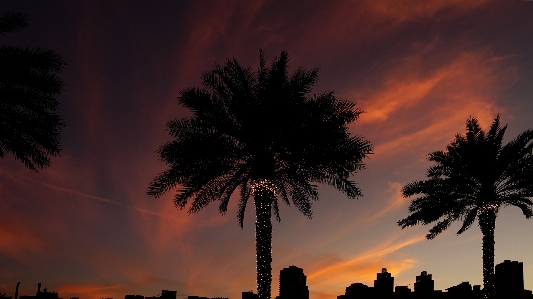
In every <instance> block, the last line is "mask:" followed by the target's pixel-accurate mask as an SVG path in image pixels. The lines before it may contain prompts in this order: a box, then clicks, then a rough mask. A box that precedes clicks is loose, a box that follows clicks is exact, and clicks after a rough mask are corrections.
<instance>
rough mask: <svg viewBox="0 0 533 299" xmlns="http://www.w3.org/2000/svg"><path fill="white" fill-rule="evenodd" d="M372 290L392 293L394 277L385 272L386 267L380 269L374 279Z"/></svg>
mask: <svg viewBox="0 0 533 299" xmlns="http://www.w3.org/2000/svg"><path fill="white" fill-rule="evenodd" d="M374 291H376V292H383V293H392V292H393V291H394V277H392V275H391V274H390V273H389V272H387V268H383V269H381V273H377V278H376V280H374Z"/></svg>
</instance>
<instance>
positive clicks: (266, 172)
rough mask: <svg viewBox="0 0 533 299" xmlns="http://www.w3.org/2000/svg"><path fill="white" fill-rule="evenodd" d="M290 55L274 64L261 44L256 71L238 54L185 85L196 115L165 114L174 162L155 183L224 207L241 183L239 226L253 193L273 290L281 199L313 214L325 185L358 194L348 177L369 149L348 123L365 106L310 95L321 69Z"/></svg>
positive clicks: (266, 279)
mask: <svg viewBox="0 0 533 299" xmlns="http://www.w3.org/2000/svg"><path fill="white" fill-rule="evenodd" d="M288 60H289V57H288V54H287V53H286V52H282V53H281V55H280V56H279V58H275V59H274V60H273V61H272V63H271V65H270V66H267V65H266V62H265V57H264V55H263V52H261V51H260V64H259V69H258V71H257V73H256V72H253V71H251V69H250V68H244V67H242V66H240V65H239V63H238V62H237V61H236V60H235V59H232V60H228V61H227V62H226V63H225V65H223V66H220V65H216V66H215V67H214V70H212V71H210V72H206V73H204V74H203V75H202V82H203V88H194V87H193V88H186V89H184V90H182V91H181V92H180V96H179V102H180V103H181V104H182V105H183V106H185V107H187V108H189V109H190V110H191V111H192V113H193V116H192V117H190V118H184V119H176V120H172V121H169V122H168V123H167V127H168V130H169V132H170V134H171V135H172V136H173V137H174V138H175V139H174V140H173V141H170V142H168V143H167V144H165V145H163V146H161V147H160V148H159V151H158V153H159V156H160V159H161V160H162V161H164V162H166V163H167V164H168V165H169V169H167V170H166V171H164V172H162V173H160V174H159V175H157V177H156V178H155V179H154V181H153V182H152V183H151V184H150V186H149V188H148V194H149V195H150V196H154V197H159V196H161V195H162V194H163V193H165V192H166V191H168V190H170V189H172V188H174V187H178V192H177V194H176V196H175V198H174V201H175V204H176V206H177V207H179V208H181V209H183V208H184V207H185V206H186V205H187V203H188V201H189V200H192V204H191V206H190V208H189V213H196V212H198V211H200V210H201V209H202V208H204V207H205V206H207V205H208V204H209V203H210V202H213V201H218V202H219V211H220V212H221V213H223V214H224V213H226V211H227V208H228V202H229V199H230V196H231V195H232V194H234V193H235V191H236V190H237V189H239V190H240V202H239V207H238V213H237V214H238V215H237V217H238V221H239V225H240V226H241V228H242V226H243V218H244V212H245V209H246V205H247V202H248V199H249V197H250V196H252V197H253V198H254V203H255V212H256V224H255V230H256V252H257V290H258V295H259V298H262V299H266V298H270V296H271V281H272V269H271V262H272V252H271V248H272V245H271V240H272V224H271V213H272V211H273V212H274V214H275V215H276V218H277V219H278V221H279V220H280V217H279V206H278V200H279V199H281V200H283V201H284V202H285V203H286V204H287V205H290V203H291V202H292V203H293V204H294V205H295V206H296V207H297V208H298V209H299V210H300V211H301V212H302V213H303V214H304V215H306V216H307V217H309V218H311V216H312V208H311V201H312V200H318V192H317V186H316V185H314V184H313V183H315V182H316V183H323V184H328V185H331V186H334V187H335V188H337V189H338V190H340V191H342V192H344V193H345V194H346V195H347V196H348V197H350V198H356V197H359V196H361V192H360V190H359V188H358V187H357V186H356V185H355V183H354V182H353V181H352V180H350V178H349V176H350V175H352V174H354V173H356V172H357V171H358V170H361V169H362V168H363V167H364V166H363V164H362V160H363V159H364V158H365V157H366V156H367V154H369V153H370V151H371V148H372V146H371V144H370V143H369V142H368V141H367V140H365V139H364V138H363V137H360V136H356V135H351V134H350V133H349V132H348V124H350V123H351V122H353V121H355V120H356V119H357V118H358V117H359V115H360V114H361V113H362V112H363V111H362V110H361V109H359V108H356V107H355V104H353V103H351V102H348V101H345V100H340V99H337V98H336V97H335V95H334V94H333V92H331V91H330V92H324V93H320V94H318V95H312V96H310V95H309V93H310V92H311V89H312V87H313V85H314V84H315V82H316V80H317V72H318V69H313V70H310V71H307V70H304V69H301V68H299V69H298V70H296V72H295V73H294V74H292V75H291V76H290V77H289V76H288V74H287V62H288Z"/></svg>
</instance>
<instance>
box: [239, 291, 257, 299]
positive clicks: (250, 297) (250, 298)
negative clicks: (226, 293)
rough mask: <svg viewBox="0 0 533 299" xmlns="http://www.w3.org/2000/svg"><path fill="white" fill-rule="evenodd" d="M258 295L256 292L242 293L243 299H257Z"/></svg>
mask: <svg viewBox="0 0 533 299" xmlns="http://www.w3.org/2000/svg"><path fill="white" fill-rule="evenodd" d="M257 298H259V297H257V294H254V292H252V291H249V292H242V299H257Z"/></svg>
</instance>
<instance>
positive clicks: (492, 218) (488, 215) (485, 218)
mask: <svg viewBox="0 0 533 299" xmlns="http://www.w3.org/2000/svg"><path fill="white" fill-rule="evenodd" d="M495 224H496V213H494V212H493V211H488V212H485V213H483V214H481V215H479V227H480V228H481V233H482V234H483V297H484V298H489V299H493V298H496V290H495V287H494V227H495Z"/></svg>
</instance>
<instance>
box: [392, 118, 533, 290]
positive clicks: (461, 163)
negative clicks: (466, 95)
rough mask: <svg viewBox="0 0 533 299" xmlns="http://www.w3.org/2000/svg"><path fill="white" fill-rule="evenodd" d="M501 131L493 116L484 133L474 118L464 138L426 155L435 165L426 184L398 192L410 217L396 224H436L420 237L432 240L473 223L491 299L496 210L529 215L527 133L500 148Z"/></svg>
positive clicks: (532, 136)
mask: <svg viewBox="0 0 533 299" xmlns="http://www.w3.org/2000/svg"><path fill="white" fill-rule="evenodd" d="M506 128H507V126H504V127H503V128H502V127H500V116H499V115H498V116H497V117H496V119H495V120H494V122H493V123H492V126H491V127H490V129H489V131H488V132H487V133H486V132H485V131H483V130H482V129H481V128H480V126H479V124H478V121H477V119H476V118H470V119H468V120H467V122H466V130H467V132H466V136H463V135H456V136H455V140H454V141H453V142H452V143H451V144H449V145H448V146H447V147H446V151H437V152H433V153H431V154H429V157H428V160H429V161H433V162H435V163H436V164H435V165H434V166H432V167H430V168H429V169H428V172H427V177H428V179H427V180H424V181H415V182H412V183H409V184H407V185H405V186H404V187H403V190H402V193H403V196H404V197H409V196H413V195H419V197H418V198H416V199H414V200H412V201H411V205H410V206H409V213H410V215H409V216H408V217H407V218H405V219H402V220H400V221H398V225H399V226H401V227H402V228H406V227H408V226H413V225H416V224H424V225H427V224H430V223H433V222H437V223H436V224H435V225H434V226H433V228H431V229H430V230H429V234H427V236H426V238H427V239H428V240H430V239H433V238H435V237H436V236H437V235H438V234H440V233H441V232H442V231H444V230H445V229H446V228H448V227H449V226H450V224H451V223H452V222H453V221H456V220H461V221H463V225H462V227H461V229H459V231H458V232H457V234H461V233H463V232H464V231H466V230H467V229H468V228H469V227H470V226H471V225H472V224H473V223H474V222H475V221H476V219H477V220H478V225H479V227H480V228H481V233H482V234H483V285H484V296H485V298H494V297H495V288H494V228H495V223H496V215H497V214H498V211H499V209H500V207H505V206H516V207H518V208H520V209H521V210H522V213H523V214H524V215H525V216H526V218H528V219H529V218H531V216H533V210H532V207H533V202H532V201H531V199H530V198H531V197H533V154H532V150H533V142H532V141H533V130H527V131H524V132H523V133H521V134H520V135H518V137H516V138H515V139H514V140H511V141H510V142H509V143H507V144H506V145H502V140H503V137H504V134H505V130H506Z"/></svg>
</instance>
